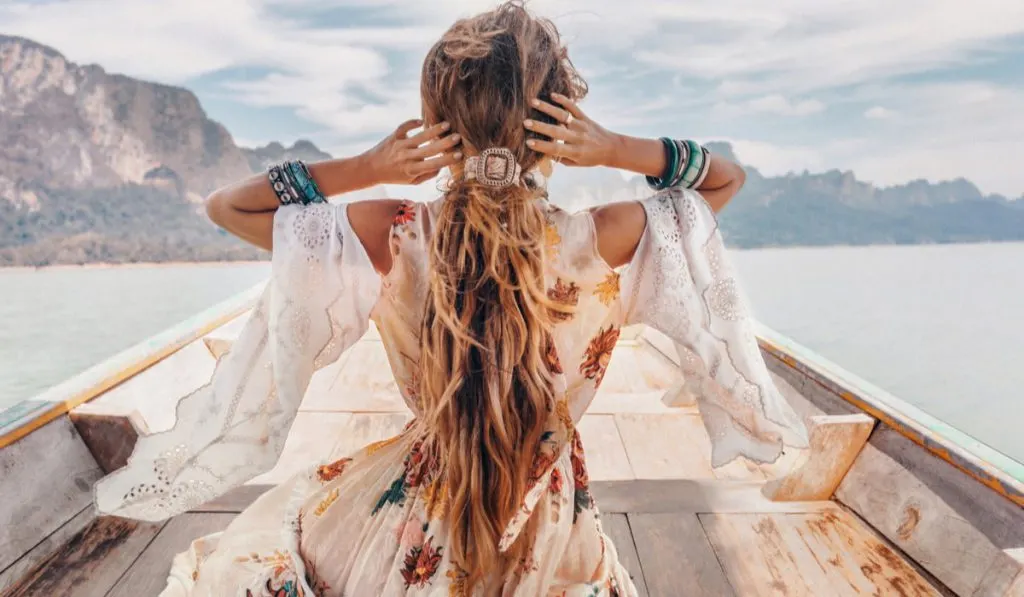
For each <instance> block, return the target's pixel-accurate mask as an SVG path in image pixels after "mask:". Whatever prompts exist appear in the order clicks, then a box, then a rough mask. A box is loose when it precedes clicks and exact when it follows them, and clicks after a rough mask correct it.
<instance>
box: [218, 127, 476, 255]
mask: <svg viewBox="0 0 1024 597" xmlns="http://www.w3.org/2000/svg"><path fill="white" fill-rule="evenodd" d="M422 124H423V123H422V122H421V121H419V120H410V121H407V122H405V123H403V124H402V125H401V126H399V127H398V129H396V130H395V132H394V133H392V134H390V135H388V137H387V138H385V139H384V140H383V141H381V142H380V143H379V144H377V146H376V147H374V148H373V149H371V150H369V151H367V152H365V153H363V154H360V155H358V156H355V157H351V158H339V159H334V160H325V161H322V162H317V163H315V164H311V165H309V170H310V174H312V176H313V179H314V180H315V181H316V183H317V185H318V186H319V187H320V190H321V192H323V194H324V195H325V196H328V197H331V196H334V195H340V194H342V193H349V192H352V191H358V190H360V189H365V188H368V187H372V186H375V185H378V184H419V183H420V182H423V181H424V180H429V179H431V178H433V177H434V176H437V173H438V172H440V171H441V169H442V168H445V167H447V166H449V165H451V164H454V163H455V162H457V161H458V160H459V159H461V157H462V156H461V154H459V153H458V152H453V151H452V150H453V149H454V148H455V146H456V145H458V144H459V142H460V141H461V139H460V138H459V135H447V132H448V128H449V127H448V123H440V124H437V125H434V126H432V127H429V128H426V129H424V130H423V131H422V132H420V133H419V134H417V135H415V136H413V137H408V133H409V132H410V131H412V130H413V129H415V128H417V127H419V126H421V125H422ZM366 203H370V202H366ZM374 203H377V202H374ZM396 205H397V202H394V201H391V202H383V204H377V205H364V206H361V207H358V208H355V209H353V210H351V211H352V213H351V214H350V217H351V221H352V227H353V230H354V231H355V233H356V235H357V236H359V237H360V239H361V240H363V241H369V242H365V243H364V244H366V245H367V251H368V252H370V254H371V258H374V266H375V267H383V270H384V271H386V270H387V269H388V268H389V267H390V264H389V263H378V258H376V257H377V255H375V254H378V255H380V257H379V258H380V259H385V260H386V261H390V258H389V257H387V252H386V251H384V252H383V253H381V252H380V251H378V250H375V248H377V247H376V245H378V244H380V243H376V242H373V239H376V237H377V236H378V235H376V234H375V231H377V230H378V229H379V228H380V225H379V222H380V221H382V219H383V218H381V217H379V215H380V213H382V212H384V211H387V210H388V209H390V210H391V213H392V214H393V212H394V209H395V206H396ZM278 207H280V202H279V201H278V198H277V195H276V194H275V193H274V190H273V189H272V188H271V187H270V184H269V183H268V181H267V177H266V175H265V174H256V175H253V176H250V177H249V178H246V179H244V180H242V181H239V182H236V183H234V184H230V185H228V186H226V187H223V188H221V189H218V190H216V191H214V192H213V193H212V194H211V195H210V196H209V197H208V198H207V200H206V213H207V214H208V215H209V216H210V219H211V220H213V222H214V223H215V224H217V225H218V226H220V227H221V228H224V229H225V230H227V231H228V232H230V233H231V234H234V235H235V236H237V237H239V238H241V239H242V240H244V241H247V242H249V243H252V244H254V245H256V246H258V247H261V248H264V249H267V250H271V249H272V248H273V246H272V245H273V225H274V214H275V213H276V212H277V208H278Z"/></svg>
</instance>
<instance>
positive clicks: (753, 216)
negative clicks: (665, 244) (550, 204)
mask: <svg viewBox="0 0 1024 597" xmlns="http://www.w3.org/2000/svg"><path fill="white" fill-rule="evenodd" d="M708 148H709V149H711V150H712V152H714V153H715V154H717V155H722V156H726V157H729V158H731V159H733V160H735V161H740V162H742V157H743V156H736V154H735V153H734V151H733V148H732V147H731V146H730V145H729V144H727V143H709V144H708ZM745 170H746V172H747V182H746V185H744V187H743V189H742V190H741V191H740V193H739V194H738V195H737V196H736V198H734V199H733V200H732V201H731V202H730V203H729V206H728V207H727V208H726V209H725V210H724V211H723V212H722V214H721V216H720V218H719V223H720V224H721V227H722V233H723V234H724V235H725V237H726V240H727V242H728V243H729V244H730V245H733V246H736V247H742V248H757V247H770V246H824V245H870V244H927V243H955V242H987V241H1021V240H1024V198H1021V199H1017V200H1013V201H1011V200H1008V199H1007V198H1006V197H1003V196H1001V195H984V194H982V193H981V191H980V190H978V188H977V187H976V186H975V185H974V184H973V183H971V182H970V181H967V180H965V179H962V178H960V179H956V180H953V181H948V182H939V183H929V182H927V181H924V180H917V181H912V182H909V183H906V184H902V185H895V186H890V187H877V186H875V185H872V184H871V183H868V182H864V181H861V180H858V179H857V177H856V175H855V174H854V173H853V172H840V171H838V170H831V171H828V172H822V173H810V172H803V173H801V174H788V175H785V176H764V175H762V174H761V173H760V172H758V170H757V169H756V168H753V167H751V166H746V167H745ZM549 192H550V195H551V197H552V199H553V200H554V201H556V202H558V203H560V204H562V205H563V206H565V207H567V208H574V209H579V208H585V207H590V206H593V205H600V204H602V203H605V202H607V201H622V200H632V199H639V198H643V197H646V196H649V195H650V194H651V191H650V189H649V188H648V187H647V184H646V182H645V181H644V179H643V178H642V177H639V176H636V177H631V178H625V177H623V176H622V175H620V174H619V173H617V172H613V171H610V170H604V171H602V170H579V169H574V168H565V167H563V168H559V169H558V170H557V172H556V174H555V176H554V177H552V179H551V181H550V183H549Z"/></svg>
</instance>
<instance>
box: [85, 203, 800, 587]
mask: <svg viewBox="0 0 1024 597" xmlns="http://www.w3.org/2000/svg"><path fill="white" fill-rule="evenodd" d="M441 201H443V199H439V200H436V201H434V202H432V203H418V204H414V203H407V204H405V205H403V207H402V208H401V209H400V210H399V212H398V214H397V216H396V218H395V222H394V226H393V229H392V236H391V250H392V254H393V255H394V267H393V269H392V271H391V272H389V273H388V274H387V275H383V276H382V275H380V274H378V273H377V272H376V271H375V270H374V268H373V266H372V265H371V263H370V260H369V258H368V257H367V254H366V252H365V251H364V249H363V247H362V245H361V244H360V241H359V239H358V238H357V236H356V235H355V234H354V233H353V230H352V228H351V226H350V224H349V220H348V217H347V209H346V206H345V205H335V204H329V203H323V204H311V205H307V206H301V205H290V206H285V207H281V208H280V209H278V211H277V213H276V215H275V218H274V232H273V234H274V238H273V240H274V251H273V262H272V275H271V280H270V282H269V284H268V286H267V289H266V290H265V292H264V293H263V295H262V297H261V298H260V299H259V301H258V303H257V304H256V306H255V307H254V309H253V311H252V314H251V315H250V318H249V320H248V322H247V324H246V325H245V327H244V328H243V330H242V332H241V334H240V336H239V338H238V339H237V341H236V342H235V343H234V345H233V347H232V349H231V350H230V351H229V352H228V353H227V354H225V355H224V356H222V357H221V359H220V360H219V362H218V364H217V367H216V370H215V372H214V374H213V376H212V378H211V381H210V383H209V384H208V385H206V386H204V387H202V388H200V389H199V390H197V391H196V392H194V393H193V394H191V395H190V396H188V397H186V398H184V399H183V400H182V401H181V402H180V404H179V405H178V409H177V423H176V425H175V426H174V427H173V428H172V429H170V430H168V431H166V432H163V433H156V434H152V435H147V436H143V437H140V438H139V441H138V444H137V446H136V448H135V451H134V454H133V455H132V457H131V459H130V460H129V463H128V465H127V466H126V467H124V468H123V469H121V470H119V471H116V472H114V473H113V474H111V475H109V476H108V477H106V478H105V479H103V480H101V481H100V482H99V483H98V485H97V487H96V491H95V498H96V502H97V506H98V509H99V510H100V511H101V512H103V513H107V514H113V515H118V516H124V517H129V518H135V519H140V520H147V521H156V520H162V519H166V518H168V517H170V516H174V515H177V514H179V513H182V512H185V511H187V510H189V509H191V508H194V507H196V506H199V505H201V504H203V503H204V502H207V501H209V500H211V499H213V498H215V497H218V496H220V495H222V494H224V493H225V492H226V491H228V490H229V489H232V488H234V487H237V486H239V485H241V484H242V483H245V482H246V481H248V480H249V479H252V478H253V477H255V476H257V475H259V474H261V473H263V472H265V471H267V470H269V469H270V468H271V467H273V465H274V464H275V463H276V461H277V458H278V456H279V455H280V453H281V451H282V448H283V447H284V443H285V438H286V437H287V435H288V431H289V428H290V427H291V424H292V421H293V420H294V418H295V416H296V412H297V411H298V409H299V404H300V402H301V401H302V399H303V395H304V393H305V390H306V387H307V384H308V383H309V381H310V377H311V376H312V375H313V373H314V372H315V371H316V370H318V369H320V368H322V367H324V366H326V365H328V364H330V363H332V362H334V361H335V360H337V359H338V358H339V356H340V355H341V354H342V353H343V352H344V351H345V350H346V349H347V348H349V347H350V346H351V345H352V344H353V343H355V342H356V341H357V340H358V339H359V338H360V337H361V336H362V335H363V334H364V333H365V332H366V331H367V329H368V326H369V322H370V321H373V322H374V323H375V324H376V326H377V328H378V329H379V331H380V336H381V338H382V341H383V345H384V347H385V350H386V352H387V355H388V360H389V362H390V365H391V368H392V370H393V373H394V375H395V378H396V381H397V382H398V386H399V388H400V389H401V393H402V396H403V398H404V400H405V402H406V404H407V405H408V407H409V409H410V410H411V411H412V413H413V414H414V415H418V414H419V413H420V404H419V402H418V397H417V387H418V384H417V364H416V363H417V359H418V356H419V350H420V347H419V340H418V334H419V329H420V324H421V321H422V318H423V314H424V304H425V296H426V292H427V279H428V269H429V265H428V264H429V259H428V257H429V246H430V238H431V234H432V231H433V230H434V229H436V227H437V226H438V225H440V224H439V223H438V222H437V213H438V211H439V208H440V205H441ZM538 201H540V202H541V204H540V207H541V209H543V210H544V212H545V214H546V217H547V227H546V231H545V239H544V240H545V246H546V255H545V271H546V279H545V283H546V287H547V289H548V295H549V296H550V297H551V298H552V299H553V300H555V301H558V302H560V303H563V304H565V305H570V306H572V307H573V310H572V312H571V313H561V312H559V313H557V314H554V315H555V318H556V322H555V324H554V327H553V330H552V342H551V344H550V346H549V350H548V351H547V359H546V360H547V363H546V366H547V367H549V368H550V370H551V371H552V372H553V373H554V374H555V380H556V382H555V383H556V387H555V395H556V397H557V401H556V403H555V404H554V405H553V408H552V409H551V411H550V413H549V415H548V417H547V420H546V423H545V425H546V427H545V432H544V434H543V436H542V443H541V446H540V448H539V450H538V452H537V453H536V454H533V455H530V456H529V458H531V460H532V472H531V474H530V483H529V490H528V492H527V494H526V495H525V498H524V499H523V502H522V504H521V506H520V509H519V511H518V513H517V514H516V515H515V516H514V517H513V519H512V520H511V521H509V523H508V525H507V528H506V529H505V532H504V535H503V536H502V538H501V544H500V545H499V547H500V548H501V549H505V548H507V547H508V546H509V545H510V544H511V543H512V542H513V541H514V540H515V539H516V538H517V537H518V536H519V534H520V532H521V531H522V530H523V529H524V526H525V525H526V522H527V520H528V519H530V517H538V520H537V524H536V525H535V528H536V535H535V537H534V538H533V541H532V546H531V548H530V550H529V555H528V557H526V558H524V560H523V561H521V562H519V563H518V566H517V567H516V570H515V571H514V573H513V574H511V575H510V576H509V577H508V578H505V579H498V580H497V581H496V582H498V583H499V585H500V586H502V587H503V589H502V590H501V593H502V594H503V595H515V596H521V597H536V596H543V595H552V596H566V597H569V596H584V595H586V596H596V595H618V596H627V595H628V596H631V595H635V594H636V589H635V588H634V586H633V584H632V582H631V581H630V579H629V575H628V574H627V572H626V571H625V569H624V568H623V566H622V565H621V563H620V562H619V560H618V558H617V555H616V550H615V547H614V545H613V544H612V542H611V541H610V540H609V539H608V537H607V536H606V535H605V534H604V533H603V532H602V530H601V523H600V520H599V517H598V510H597V506H596V505H595V504H594V501H593V499H592V498H591V496H590V493H589V491H588V481H587V469H586V464H585V462H586V459H585V456H584V449H583V446H582V444H581V442H580V437H579V434H578V433H577V432H576V429H575V426H576V423H577V422H578V421H579V420H580V418H581V417H582V416H583V414H584V412H585V411H586V410H587V407H588V405H589V404H590V402H591V400H592V399H593V397H594V394H595V393H596V391H597V389H598V387H599V386H600V385H601V380H602V377H603V376H604V374H605V369H606V368H607V366H608V363H609V360H610V359H611V356H612V351H613V349H614V347H615V344H616V340H617V339H618V336H619V330H620V329H621V328H622V327H623V326H625V325H629V324H646V325H649V326H652V327H654V328H656V329H658V330H660V331H661V332H663V333H664V334H665V335H667V336H668V337H669V338H671V339H672V340H673V341H674V343H675V344H676V348H677V349H678V351H679V353H680V356H681V363H682V366H681V368H682V373H683V376H684V378H685V383H686V385H687V386H688V390H689V391H690V392H691V394H692V395H694V396H696V397H697V399H698V405H699V408H700V411H701V415H702V418H703V421H704V423H705V425H706V427H707V430H708V434H709V436H710V437H711V440H712V444H713V446H712V464H713V465H714V466H721V465H724V464H727V463H728V462H730V461H732V460H733V459H734V458H736V457H738V456H745V457H747V458H750V459H752V460H755V461H759V462H774V461H775V460H776V459H777V458H778V457H779V455H780V454H781V452H782V451H783V449H784V448H788V447H792V448H798V449H799V448H805V447H806V445H807V438H806V431H805V429H804V427H803V424H802V422H801V419H800V417H799V416H798V415H796V414H795V412H794V411H793V410H792V409H791V408H790V406H789V405H788V404H787V403H786V402H785V401H784V400H783V398H782V397H781V395H780V394H779V392H778V391H777V389H776V388H775V386H774V385H773V384H772V382H771V379H770V377H769V374H768V371H767V369H766V367H765V364H764V361H763V360H762V358H761V355H760V352H759V350H758V346H757V342H756V340H755V337H754V331H753V328H752V321H751V319H750V317H749V316H748V315H747V313H746V311H745V308H744V305H743V302H742V301H741V298H740V294H739V292H738V289H737V282H736V279H735V277H734V273H733V270H732V268H731V267H730V264H729V262H728V260H727V258H726V254H725V249H724V246H723V244H722V238H721V235H720V234H719V232H718V226H717V222H716V219H715V216H714V214H713V212H712V211H711V209H710V208H709V207H708V205H707V203H706V202H705V201H704V199H703V198H702V197H701V196H700V195H699V194H698V193H696V192H693V191H688V190H683V189H679V188H672V189H667V190H665V191H662V192H660V193H658V194H656V195H655V196H653V197H651V198H650V199H647V200H645V201H643V206H644V208H645V210H646V212H647V226H646V230H645V232H644V235H643V238H642V240H641V242H640V246H639V248H638V250H637V253H636V255H635V256H634V258H633V260H632V262H631V263H629V264H628V265H627V266H626V267H624V268H621V269H620V270H618V271H617V270H614V269H612V268H611V267H609V266H608V264H607V263H606V262H605V261H603V260H602V258H601V257H600V255H599V254H598V252H597V249H596V247H597V244H596V231H595V227H594V220H593V217H592V215H591V213H590V212H587V211H583V212H579V213H575V214H570V213H567V212H566V211H563V210H562V209H560V208H558V207H555V206H554V205H552V204H550V203H548V202H547V201H546V200H538ZM423 425H424V424H423V423H421V422H420V421H419V420H418V419H415V418H414V419H413V421H412V423H410V424H409V426H408V427H406V429H405V430H404V431H403V432H402V433H401V434H399V435H398V436H396V437H393V438H390V439H387V440H384V441H381V442H378V443H375V444H371V445H369V446H366V447H365V448H363V449H361V450H360V451H358V452H356V453H355V454H352V455H350V456H349V457H348V458H344V459H341V460H338V461H336V462H316V463H310V466H309V468H308V469H307V470H305V471H303V472H302V473H300V474H298V475H296V476H295V477H293V478H292V479H290V480H289V481H287V482H285V483H283V484H281V485H279V486H276V487H275V488H273V489H271V490H269V491H268V492H267V493H265V494H264V495H263V496H261V497H260V498H259V499H257V500H256V501H255V502H254V503H253V504H252V505H251V506H250V507H249V508H248V509H247V510H245V511H244V512H242V513H241V514H240V515H239V516H238V517H237V518H236V519H235V520H234V521H233V522H232V523H231V525H230V526H229V527H228V528H227V529H226V530H225V531H223V532H222V533H217V534H216V535H211V536H208V537H204V538H202V539H198V540H196V541H195V542H194V543H193V544H192V547H191V548H190V549H189V550H188V551H187V552H184V553H182V554H180V555H178V556H177V557H176V558H175V559H174V561H173V563H172V568H171V574H170V578H169V581H168V585H167V588H166V590H165V592H164V593H163V595H164V596H165V597H224V596H229V595H231V596H239V597H264V596H274V597H290V596H306V597H313V596H317V597H339V596H342V595H345V596H349V597H364V596H367V597H370V596H385V597H390V596H397V595H401V596H412V595H430V596H444V597H460V596H463V597H469V596H468V595H467V592H466V590H465V583H464V579H465V574H466V571H465V570H461V569H460V568H459V566H458V565H457V564H456V563H455V562H453V560H452V558H451V554H450V552H449V549H448V546H447V545H446V544H447V538H448V529H449V523H448V520H447V518H446V517H447V515H448V513H447V493H446V489H445V487H443V486H442V484H441V483H440V482H439V481H438V479H437V475H436V471H437V469H438V466H439V463H438V462H437V459H436V458H435V457H434V455H433V454H432V453H431V450H429V449H428V448H427V447H425V446H424V442H423V441H422V439H423V437H424V435H425V429H424V427H423ZM337 432H338V433H339V434H343V433H345V430H344V429H338V430H337ZM333 443H334V442H332V441H325V442H324V444H325V446H329V445H332V444H333ZM481 593H482V591H478V592H477V594H481Z"/></svg>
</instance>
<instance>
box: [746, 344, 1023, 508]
mask: <svg viewBox="0 0 1024 597" xmlns="http://www.w3.org/2000/svg"><path fill="white" fill-rule="evenodd" d="M758 343H759V345H760V347H761V351H762V353H766V354H769V355H772V356H773V357H774V358H775V359H776V360H777V361H778V362H780V363H781V364H782V366H784V367H788V368H789V369H791V370H793V372H794V374H795V375H799V376H802V377H803V378H804V382H803V387H802V388H801V393H803V394H804V395H806V396H811V395H813V393H815V392H821V391H822V390H823V391H824V392H826V393H831V394H832V395H834V396H837V397H838V398H840V399H842V400H844V401H846V402H847V403H849V404H850V405H852V406H853V407H855V408H856V409H857V410H859V411H861V412H864V413H867V414H868V415H871V416H872V417H874V418H875V419H877V420H878V421H879V422H881V423H883V424H885V425H886V426H888V427H890V428H892V429H895V430H896V431H897V432H899V433H900V435H903V436H904V437H906V438H908V439H910V440H911V441H913V442H914V443H916V444H918V445H920V446H922V447H923V448H924V449H926V450H928V451H929V452H931V453H932V454H933V455H934V456H935V457H936V458H937V459H939V460H943V461H945V462H948V463H950V464H952V465H953V466H955V467H956V468H958V469H960V470H961V471H962V472H963V473H965V474H966V475H968V476H970V477H972V478H974V479H976V480H977V481H979V482H981V483H983V484H984V485H986V486H987V487H989V488H990V489H992V490H993V491H995V492H997V493H999V494H1000V495H1003V496H1005V497H1007V498H1009V499H1010V500H1012V501H1013V502H1014V503H1016V504H1017V505H1018V506H1024V464H1021V463H1018V462H1016V461H1014V460H1013V459H1012V458H1009V457H1008V456H1006V455H1005V454H1002V453H1000V452H998V451H997V450H993V449H992V448H991V447H989V446H987V445H985V444H983V443H981V442H979V441H977V440H975V439H974V438H972V437H970V436H968V435H966V434H965V433H963V432H962V431H960V430H959V429H957V428H955V427H953V426H952V425H949V424H948V423H946V422H944V421H940V420H939V419H936V418H935V417H933V416H931V415H929V414H928V413H926V412H924V411H922V410H921V409H919V408H917V407H915V406H913V405H911V404H909V403H907V402H905V401H903V400H900V399H899V398H897V397H895V396H893V395H891V394H889V393H888V392H886V391H885V390H883V389H881V388H879V387H877V386H874V385H872V384H870V383H869V382H867V381H865V380H863V379H861V378H859V377H856V376H855V375H853V374H851V373H849V372H847V371H844V370H842V369H841V368H840V367H839V366H837V365H835V364H834V363H831V362H829V361H827V360H826V359H824V358H822V357H820V356H818V355H815V354H814V353H811V352H810V351H808V350H807V349H806V348H803V347H801V346H799V345H797V344H796V343H794V342H792V341H791V340H788V339H786V338H785V337H783V336H781V335H779V334H778V333H776V332H774V331H772V330H769V329H767V328H762V329H761V330H760V331H759V337H758ZM794 385H796V384H794ZM815 386H817V388H815ZM812 390H813V391H812Z"/></svg>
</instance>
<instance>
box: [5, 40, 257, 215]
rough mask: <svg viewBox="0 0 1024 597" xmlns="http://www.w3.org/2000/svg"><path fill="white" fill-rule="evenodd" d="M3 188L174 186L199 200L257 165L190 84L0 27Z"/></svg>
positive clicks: (25, 198) (24, 198) (18, 192)
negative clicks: (151, 76) (143, 74)
mask: <svg viewBox="0 0 1024 597" xmlns="http://www.w3.org/2000/svg"><path fill="white" fill-rule="evenodd" d="M0 138H2V139H3V140H4V142H3V144H2V150H0V196H3V197H4V198H6V199H8V200H13V201H15V202H18V203H24V204H28V205H33V204H34V203H35V202H36V201H37V200H38V199H39V195H40V193H43V194H45V192H46V191H47V190H53V189H79V188H91V189H95V188H104V187H117V186H120V185H123V184H137V185H145V186H156V187H166V188H173V189H175V190H179V189H180V191H181V192H182V193H183V195H184V196H185V197H187V198H189V199H190V200H193V201H194V200H196V199H198V198H200V197H202V196H204V195H205V194H206V193H208V192H210V191H211V190H213V189H215V188H216V187H218V186H220V185H222V184H225V183H227V182H230V181H232V180H236V179H237V178H239V177H240V176H242V175H245V174H247V173H249V172H250V166H249V160H248V157H247V156H246V154H245V152H243V151H242V150H241V149H239V148H238V147H236V146H235V143H234V141H233V140H232V138H231V135H230V134H229V133H228V131H227V130H226V129H225V128H224V127H223V126H221V125H220V124H218V123H216V122H214V121H212V120H210V119H209V118H207V116H206V113H205V112H204V111H203V108H202V106H200V105H199V100H198V99H197V98H196V96H195V95H194V94H193V93H191V92H190V91H188V90H185V89H181V88H178V87H170V86H167V85H158V84H155V83H149V82H145V81H139V80H137V79H132V78H129V77H125V76H122V75H115V74H109V73H107V72H105V71H104V70H103V69H102V68H100V67H99V66H95V65H88V66H80V65H77V64H74V63H72V62H69V61H68V60H67V59H65V58H64V57H63V56H62V55H60V54H59V53H57V52H56V51H55V50H53V49H51V48H48V47H46V46H42V45H40V44H37V43H34V42H32V41H29V40H26V39H22V38H17V37H7V36H0Z"/></svg>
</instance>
